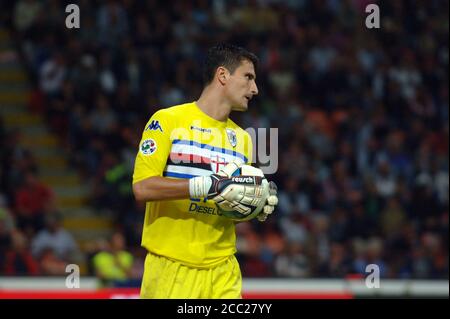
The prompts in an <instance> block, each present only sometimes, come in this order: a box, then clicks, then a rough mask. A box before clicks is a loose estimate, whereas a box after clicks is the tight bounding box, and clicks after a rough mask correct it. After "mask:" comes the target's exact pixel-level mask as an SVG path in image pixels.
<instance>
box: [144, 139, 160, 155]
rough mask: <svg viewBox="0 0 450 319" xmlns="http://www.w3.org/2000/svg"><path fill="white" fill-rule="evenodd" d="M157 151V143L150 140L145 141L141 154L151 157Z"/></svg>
mask: <svg viewBox="0 0 450 319" xmlns="http://www.w3.org/2000/svg"><path fill="white" fill-rule="evenodd" d="M155 151H156V142H155V141H154V140H153V139H151V138H149V139H147V140H144V141H143V142H142V144H141V153H142V154H144V155H151V154H153V153H155Z"/></svg>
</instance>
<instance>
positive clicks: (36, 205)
mask: <svg viewBox="0 0 450 319" xmlns="http://www.w3.org/2000/svg"><path fill="white" fill-rule="evenodd" d="M53 210H54V194H53V191H52V190H51V189H50V188H49V187H48V186H47V185H45V184H44V183H42V182H40V181H39V180H38V178H37V176H36V174H35V173H33V172H32V171H27V172H26V173H25V176H24V181H23V185H22V186H21V187H20V188H19V189H18V190H17V191H16V193H15V212H16V221H17V227H18V228H19V229H22V230H25V231H26V232H27V234H30V233H31V234H32V233H35V232H36V231H38V230H40V229H41V228H42V227H43V226H44V219H45V216H46V215H47V214H49V213H50V212H52V211H53Z"/></svg>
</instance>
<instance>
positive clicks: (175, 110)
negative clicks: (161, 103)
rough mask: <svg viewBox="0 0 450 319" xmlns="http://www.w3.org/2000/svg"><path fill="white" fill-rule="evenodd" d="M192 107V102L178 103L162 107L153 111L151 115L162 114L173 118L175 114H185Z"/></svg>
mask: <svg viewBox="0 0 450 319" xmlns="http://www.w3.org/2000/svg"><path fill="white" fill-rule="evenodd" d="M191 108H192V102H189V103H183V104H178V105H174V106H170V107H166V108H162V109H160V110H158V111H156V112H155V113H154V115H153V116H164V117H170V118H174V117H177V116H186V112H187V111H189V110H190V109H191Z"/></svg>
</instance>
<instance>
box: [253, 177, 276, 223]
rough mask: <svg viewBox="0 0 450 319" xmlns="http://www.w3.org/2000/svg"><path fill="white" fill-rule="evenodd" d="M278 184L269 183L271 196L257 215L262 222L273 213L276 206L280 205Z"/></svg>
mask: <svg viewBox="0 0 450 319" xmlns="http://www.w3.org/2000/svg"><path fill="white" fill-rule="evenodd" d="M277 190H278V188H277V185H276V184H275V183H274V182H270V183H269V194H270V195H269V197H267V200H266V205H265V206H264V208H263V210H262V212H261V213H260V214H259V215H258V216H257V217H256V218H258V220H259V221H260V222H263V221H265V220H266V219H267V216H269V215H270V214H272V213H273V211H274V210H275V206H276V205H278V197H277Z"/></svg>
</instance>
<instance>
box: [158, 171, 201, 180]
mask: <svg viewBox="0 0 450 319" xmlns="http://www.w3.org/2000/svg"><path fill="white" fill-rule="evenodd" d="M163 176H168V177H178V178H186V179H189V178H192V177H197V175H190V174H180V173H174V172H163Z"/></svg>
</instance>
